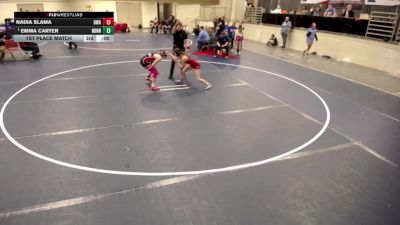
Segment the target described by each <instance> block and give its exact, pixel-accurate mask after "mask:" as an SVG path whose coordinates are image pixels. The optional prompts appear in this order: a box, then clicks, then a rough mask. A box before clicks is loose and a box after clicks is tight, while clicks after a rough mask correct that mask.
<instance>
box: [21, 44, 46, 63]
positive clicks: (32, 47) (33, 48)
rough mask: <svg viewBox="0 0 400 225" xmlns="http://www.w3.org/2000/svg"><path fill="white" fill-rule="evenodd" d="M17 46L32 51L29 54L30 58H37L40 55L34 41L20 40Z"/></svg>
mask: <svg viewBox="0 0 400 225" xmlns="http://www.w3.org/2000/svg"><path fill="white" fill-rule="evenodd" d="M19 47H20V48H21V49H22V50H24V51H32V53H31V54H30V55H29V57H30V58H31V59H39V58H40V57H41V56H42V55H41V54H40V50H39V46H38V44H36V43H35V42H20V43H19Z"/></svg>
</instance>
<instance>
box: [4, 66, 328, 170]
mask: <svg viewBox="0 0 400 225" xmlns="http://www.w3.org/2000/svg"><path fill="white" fill-rule="evenodd" d="M137 62H138V61H137V60H136V61H120V62H110V63H100V64H95V65H89V66H83V67H79V68H75V69H70V70H65V71H62V72H59V73H56V74H53V75H50V76H47V77H44V78H42V79H39V80H37V81H35V82H32V83H30V84H28V85H26V86H25V87H23V88H21V89H20V90H18V91H17V92H15V93H14V94H13V95H12V96H11V97H10V98H9V99H7V101H6V102H5V103H4V105H3V107H2V108H1V111H0V128H1V130H2V131H3V133H4V134H5V136H6V138H7V139H8V140H9V141H10V142H12V143H13V144H14V145H15V146H17V147H18V148H20V149H21V150H23V151H25V152H27V153H29V154H31V155H33V156H35V157H38V158H40V159H43V160H46V161H48V162H52V163H55V164H57V165H60V166H66V167H69V168H74V169H79V170H84V171H90V172H96V173H104V174H116V175H133V176H183V175H198V174H206V173H217V172H226V171H232V170H239V169H244V168H249V167H254V166H259V165H263V164H266V163H270V162H273V161H275V160H278V159H281V158H284V157H287V156H288V155H291V154H293V153H296V152H298V151H300V150H302V149H304V148H305V147H307V146H309V145H310V144H312V143H313V142H315V141H316V140H317V139H318V138H319V137H321V135H322V134H323V133H324V132H325V130H326V129H327V128H328V125H329V122H330V118H331V113H330V111H329V107H328V105H327V103H326V102H325V100H324V99H323V98H322V97H321V96H320V95H318V94H317V93H316V92H315V91H314V90H312V89H311V88H309V87H307V86H306V85H304V84H302V83H300V82H298V81H296V80H293V79H291V78H288V77H285V76H283V75H281V74H277V73H272V72H269V71H266V70H261V69H257V68H252V67H248V66H242V65H234V64H229V63H219V62H209V61H200V62H201V63H210V64H219V65H227V66H234V67H239V68H244V69H249V70H253V71H258V72H262V73H265V74H269V75H272V76H276V77H280V78H282V79H285V80H288V81H290V82H293V83H294V84H296V85H299V86H300V87H303V88H305V89H306V90H307V91H309V92H311V93H312V94H313V95H315V96H316V97H317V99H318V100H319V101H320V102H321V103H322V105H323V107H324V109H325V113H326V117H325V121H324V123H323V126H322V128H321V129H320V130H319V131H318V133H317V134H316V135H314V136H313V137H312V138H311V139H310V140H308V141H307V142H305V143H304V144H302V145H300V146H298V147H296V148H294V149H291V150H289V151H287V152H285V153H282V154H279V155H277V156H274V157H271V158H268V159H263V160H260V161H256V162H251V163H245V164H239V165H234V166H228V167H222V168H214V169H206V170H197V171H178V172H134V171H120V170H106V169H100V168H94V167H87V166H80V165H76V164H71V163H67V162H63V161H59V160H56V159H53V158H50V157H47V156H45V155H42V154H39V153H37V152H35V151H33V150H31V149H29V148H27V147H25V146H24V145H22V144H21V143H19V142H18V141H16V140H15V139H14V138H13V137H12V136H11V135H10V133H8V131H7V129H6V127H5V125H4V112H5V110H6V108H7V106H8V104H9V103H10V102H11V101H12V100H13V99H14V98H15V97H16V96H17V95H18V94H19V93H21V92H22V91H24V90H26V89H28V88H29V87H31V86H33V85H35V84H37V83H39V82H42V81H44V80H47V79H49V78H52V77H56V76H59V75H61V74H65V73H69V72H72V71H77V70H82V69H87V68H93V67H97V66H106V65H114V64H122V63H137Z"/></svg>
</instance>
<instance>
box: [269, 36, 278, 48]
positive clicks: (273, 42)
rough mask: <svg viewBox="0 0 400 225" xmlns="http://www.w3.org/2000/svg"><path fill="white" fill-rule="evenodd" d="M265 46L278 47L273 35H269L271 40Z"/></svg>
mask: <svg viewBox="0 0 400 225" xmlns="http://www.w3.org/2000/svg"><path fill="white" fill-rule="evenodd" d="M267 46H278V39H277V38H276V37H275V34H272V35H271V38H270V39H269V40H268V42H267Z"/></svg>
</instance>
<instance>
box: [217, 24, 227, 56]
mask: <svg viewBox="0 0 400 225" xmlns="http://www.w3.org/2000/svg"><path fill="white" fill-rule="evenodd" d="M222 49H225V50H226V55H225V58H226V59H227V58H228V57H229V40H228V37H227V36H226V32H225V31H222V32H221V35H220V36H219V37H218V41H217V47H216V48H215V53H214V57H217V54H219V52H220V51H221V50H222Z"/></svg>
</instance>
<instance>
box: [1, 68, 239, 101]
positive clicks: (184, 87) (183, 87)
mask: <svg viewBox="0 0 400 225" xmlns="http://www.w3.org/2000/svg"><path fill="white" fill-rule="evenodd" d="M145 75H147V74H145ZM238 86H244V84H226V85H222V86H221V87H238ZM174 87H175V88H174ZM160 88H162V89H161V90H160V92H165V91H175V90H187V89H190V87H188V86H187V85H171V86H160ZM150 93H157V92H154V91H149V90H147V91H139V92H134V93H128V94H123V95H116V96H129V95H134V94H150ZM100 97H113V95H110V94H104V95H80V96H67V97H59V98H46V99H32V100H25V101H15V102H10V105H14V104H26V103H37V102H46V101H49V102H51V101H66V100H79V99H85V98H100ZM0 104H1V103H0ZM3 104H4V103H3Z"/></svg>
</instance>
